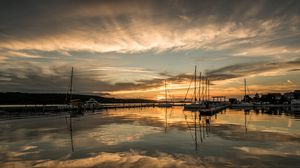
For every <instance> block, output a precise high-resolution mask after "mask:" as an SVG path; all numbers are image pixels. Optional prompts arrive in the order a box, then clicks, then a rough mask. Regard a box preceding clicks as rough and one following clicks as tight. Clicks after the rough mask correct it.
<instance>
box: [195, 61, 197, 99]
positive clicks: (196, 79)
mask: <svg viewBox="0 0 300 168" xmlns="http://www.w3.org/2000/svg"><path fill="white" fill-rule="evenodd" d="M194 96H195V99H194V100H195V102H196V101H197V66H195V89H194Z"/></svg>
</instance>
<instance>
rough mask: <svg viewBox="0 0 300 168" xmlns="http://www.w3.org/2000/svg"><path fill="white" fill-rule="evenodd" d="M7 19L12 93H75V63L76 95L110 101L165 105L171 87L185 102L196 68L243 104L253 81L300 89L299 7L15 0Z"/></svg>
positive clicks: (4, 34) (1, 77) (1, 76)
mask: <svg viewBox="0 0 300 168" xmlns="http://www.w3.org/2000/svg"><path fill="white" fill-rule="evenodd" d="M27 3H29V4H30V5H25V4H27ZM270 6H271V7H270ZM7 9H9V10H7ZM0 16H1V17H0V21H1V23H2V24H1V25H2V26H0V38H1V40H0V51H1V53H0V91H2V92H36V93H65V92H66V88H67V87H68V84H69V76H70V72H71V67H72V66H73V67H74V68H75V70H74V92H75V93H80V94H96V95H100V96H107V97H120V98H147V99H155V100H162V99H164V93H165V89H164V81H165V80H167V83H168V84H167V90H168V92H169V94H170V95H172V96H173V97H174V98H175V99H183V98H184V97H185V94H186V91H187V89H188V87H189V84H190V81H191V78H192V77H193V71H194V66H197V67H198V72H197V75H199V74H198V73H199V72H200V71H201V72H202V74H203V75H205V76H206V77H208V78H209V79H210V80H211V83H212V86H211V95H212V96H213V95H224V96H227V97H231V96H237V97H240V96H241V95H243V79H244V78H246V79H247V81H248V85H249V89H250V91H251V94H255V93H260V94H262V93H266V92H281V93H282V92H288V91H292V90H296V89H299V88H300V78H299V76H300V57H299V54H300V40H299V39H300V31H299V30H300V15H299V2H298V1H287V2H279V1H276V2H273V1H255V2H254V1H229V2H227V1H173V0H167V1H164V2H161V1H155V0H154V1H148V0H146V1H74V2H73V1H72V2H69V1H64V2H60V1H32V2H25V1H20V2H18V3H11V2H10V1H7V2H3V3H2V5H1V10H0ZM189 96H190V97H191V95H189Z"/></svg>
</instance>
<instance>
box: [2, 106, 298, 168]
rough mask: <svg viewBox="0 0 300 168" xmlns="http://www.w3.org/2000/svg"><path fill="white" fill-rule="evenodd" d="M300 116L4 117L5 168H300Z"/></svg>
mask: <svg viewBox="0 0 300 168" xmlns="http://www.w3.org/2000/svg"><path fill="white" fill-rule="evenodd" d="M299 165H300V117H299V115H297V113H291V112H286V111H284V110H278V109H275V110H264V111H262V110H247V111H245V110H234V109H226V110H224V111H222V112H220V113H218V114H216V115H214V116H201V115H199V113H197V112H190V111H184V110H183V108H182V107H173V108H167V109H166V108H133V109H116V110H115V109H109V110H103V111H95V112H87V113H85V114H84V115H76V116H70V115H69V114H44V115H32V116H27V115H2V117H1V120H0V167H299Z"/></svg>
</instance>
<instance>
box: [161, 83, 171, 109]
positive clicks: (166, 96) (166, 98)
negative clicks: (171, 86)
mask: <svg viewBox="0 0 300 168" xmlns="http://www.w3.org/2000/svg"><path fill="white" fill-rule="evenodd" d="M172 106H173V104H171V103H169V102H168V93H167V81H166V80H165V102H164V103H160V104H158V107H172Z"/></svg>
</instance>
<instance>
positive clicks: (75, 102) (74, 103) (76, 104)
mask: <svg viewBox="0 0 300 168" xmlns="http://www.w3.org/2000/svg"><path fill="white" fill-rule="evenodd" d="M73 73H74V68H73V67H72V71H71V77H70V86H69V87H70V88H69V89H70V90H69V91H68V93H67V96H66V101H67V103H68V104H69V107H70V108H71V111H70V114H72V115H74V114H82V103H81V102H80V100H79V99H73V98H72V96H73V76H74V75H73ZM75 109H76V110H75Z"/></svg>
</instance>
